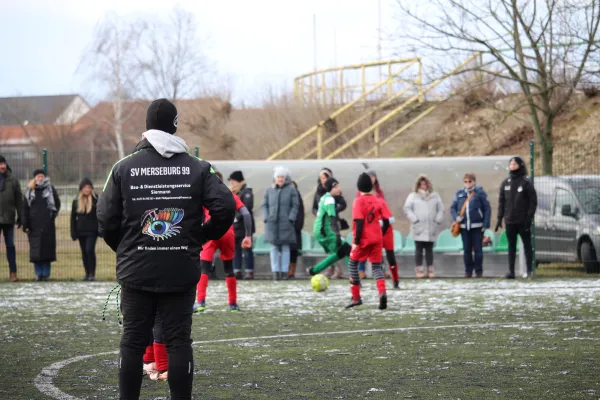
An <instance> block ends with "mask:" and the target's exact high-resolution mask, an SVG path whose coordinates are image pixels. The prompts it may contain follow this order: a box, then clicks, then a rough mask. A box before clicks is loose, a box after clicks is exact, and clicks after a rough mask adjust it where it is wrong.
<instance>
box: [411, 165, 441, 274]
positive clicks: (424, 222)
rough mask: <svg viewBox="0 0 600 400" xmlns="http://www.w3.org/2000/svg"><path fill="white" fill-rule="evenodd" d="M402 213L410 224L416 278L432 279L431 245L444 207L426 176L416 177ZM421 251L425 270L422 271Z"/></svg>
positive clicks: (437, 230)
mask: <svg viewBox="0 0 600 400" xmlns="http://www.w3.org/2000/svg"><path fill="white" fill-rule="evenodd" d="M404 213H405V214H406V217H407V218H408V219H409V220H410V222H411V233H412V237H413V240H414V241H415V247H416V252H415V262H416V268H415V272H416V275H417V278H425V277H429V278H433V277H434V276H435V271H434V268H433V243H434V242H435V239H436V238H437V235H438V233H439V226H440V224H441V223H442V221H443V220H444V205H443V204H442V199H441V198H440V196H439V195H438V194H437V193H435V192H434V191H433V185H432V184H431V181H430V180H429V179H428V178H427V176H425V175H419V176H418V177H417V181H416V183H415V190H414V192H412V193H411V194H409V195H408V198H407V199H406V202H405V203H404ZM423 250H425V261H426V262H427V270H424V269H423Z"/></svg>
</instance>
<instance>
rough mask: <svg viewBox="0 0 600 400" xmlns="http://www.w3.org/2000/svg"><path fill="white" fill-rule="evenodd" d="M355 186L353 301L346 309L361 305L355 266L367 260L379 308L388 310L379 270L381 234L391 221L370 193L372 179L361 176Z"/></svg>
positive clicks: (351, 282)
mask: <svg viewBox="0 0 600 400" xmlns="http://www.w3.org/2000/svg"><path fill="white" fill-rule="evenodd" d="M356 186H357V187H358V190H359V192H360V196H359V197H358V198H356V200H354V205H353V207H352V220H353V224H352V225H353V227H352V228H353V234H354V240H353V242H352V252H351V253H350V263H349V267H350V291H351V292H352V302H351V303H350V304H349V305H348V306H346V308H351V307H356V306H359V305H361V304H362V299H361V297H360V278H359V275H358V263H359V262H361V261H367V260H369V261H370V262H371V264H372V269H373V277H374V278H375V279H376V280H377V291H378V292H379V309H380V310H385V309H386V308H387V294H386V291H385V277H384V276H383V271H382V269H381V262H382V261H383V260H382V259H383V256H382V253H383V234H382V231H387V229H388V228H389V225H390V221H389V220H388V219H387V218H384V217H383V208H382V205H381V202H380V201H379V199H378V198H377V197H376V196H374V195H372V194H371V191H372V190H373V182H371V177H369V175H367V174H365V173H362V174H361V175H360V176H359V177H358V182H357V185H356ZM380 221H382V225H380Z"/></svg>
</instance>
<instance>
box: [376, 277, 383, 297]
mask: <svg viewBox="0 0 600 400" xmlns="http://www.w3.org/2000/svg"><path fill="white" fill-rule="evenodd" d="M377 291H378V292H379V295H380V296H381V295H382V294H383V293H385V279H377Z"/></svg>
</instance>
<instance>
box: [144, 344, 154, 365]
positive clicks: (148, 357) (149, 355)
mask: <svg viewBox="0 0 600 400" xmlns="http://www.w3.org/2000/svg"><path fill="white" fill-rule="evenodd" d="M144 362H145V363H153V362H154V346H147V347H146V352H145V353H144Z"/></svg>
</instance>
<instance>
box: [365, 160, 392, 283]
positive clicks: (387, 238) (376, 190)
mask: <svg viewBox="0 0 600 400" xmlns="http://www.w3.org/2000/svg"><path fill="white" fill-rule="evenodd" d="M365 173H366V174H367V175H369V176H370V177H371V182H372V183H373V190H372V193H373V194H374V195H375V196H377V198H379V200H380V201H381V203H382V207H383V214H384V218H385V217H386V215H387V218H388V220H389V221H390V227H389V228H388V229H387V230H385V231H384V232H383V248H384V250H385V255H386V258H387V261H388V264H389V266H390V272H391V274H392V275H391V278H392V281H393V283H394V289H399V288H400V273H399V271H398V263H397V262H396V254H395V253H394V252H395V246H394V229H393V227H392V225H393V224H394V222H395V221H394V217H393V215H392V212H391V210H390V208H389V206H388V204H387V201H386V200H385V195H384V194H383V190H382V189H381V185H380V184H379V179H378V178H377V173H376V172H375V170H373V169H369V170H367V171H365ZM356 196H357V197H358V196H360V193H359V192H357V193H356ZM358 275H359V276H360V278H361V279H364V278H366V277H367V275H366V274H365V263H359V264H358ZM384 276H385V277H386V278H390V276H389V275H388V274H387V272H385V270H384Z"/></svg>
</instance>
